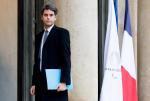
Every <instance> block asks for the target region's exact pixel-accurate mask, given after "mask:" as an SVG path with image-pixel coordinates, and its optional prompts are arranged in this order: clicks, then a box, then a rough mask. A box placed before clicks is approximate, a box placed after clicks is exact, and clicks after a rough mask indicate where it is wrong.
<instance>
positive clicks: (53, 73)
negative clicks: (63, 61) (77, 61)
mask: <svg viewBox="0 0 150 101" xmlns="http://www.w3.org/2000/svg"><path fill="white" fill-rule="evenodd" d="M45 71H46V79H47V87H48V90H56V89H57V88H58V84H59V83H60V77H61V69H46V70H45ZM67 89H68V90H72V89H73V84H72V79H71V84H70V85H67Z"/></svg>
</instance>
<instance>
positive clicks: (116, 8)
mask: <svg viewBox="0 0 150 101" xmlns="http://www.w3.org/2000/svg"><path fill="white" fill-rule="evenodd" d="M114 8H115V15H116V24H117V30H118V0H114Z"/></svg>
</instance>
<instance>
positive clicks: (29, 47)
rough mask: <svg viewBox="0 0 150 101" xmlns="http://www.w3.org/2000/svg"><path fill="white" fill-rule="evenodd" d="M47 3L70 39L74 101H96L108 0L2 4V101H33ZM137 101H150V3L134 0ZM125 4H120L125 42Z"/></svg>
mask: <svg viewBox="0 0 150 101" xmlns="http://www.w3.org/2000/svg"><path fill="white" fill-rule="evenodd" d="M46 2H52V3H55V4H56V6H57V7H58V10H59V12H58V16H57V22H56V23H57V25H58V26H61V27H64V28H67V29H69V31H70V36H71V51H72V58H71V61H72V77H73V84H74V89H73V90H72V91H70V92H69V99H70V101H98V98H99V93H100V87H101V81H102V62H103V48H104V38H105V31H106V24H107V6H108V4H107V3H108V0H55V1H54V0H24V1H23V0H11V1H10V0H1V4H0V5H1V6H0V14H1V17H0V22H1V23H0V47H1V48H0V68H1V70H0V101H34V97H31V96H30V95H29V88H30V86H31V75H32V66H33V54H34V37H35V33H37V32H39V31H40V29H42V25H41V23H40V16H39V11H40V9H41V7H42V5H43V4H44V3H46ZM129 3H130V13H131V14H130V15H131V22H132V32H133V33H134V49H135V58H136V65H137V83H138V97H139V101H149V99H150V95H149V91H150V87H149V86H150V81H149V77H150V74H149V71H150V69H149V66H150V62H149V60H150V47H149V45H148V43H149V42H150V40H149V39H150V34H149V31H150V29H149V22H150V13H149V12H150V10H149V9H150V6H149V3H150V1H148V0H130V2H129ZM124 7H125V0H118V10H119V40H120V46H121V43H122V35H123V25H124Z"/></svg>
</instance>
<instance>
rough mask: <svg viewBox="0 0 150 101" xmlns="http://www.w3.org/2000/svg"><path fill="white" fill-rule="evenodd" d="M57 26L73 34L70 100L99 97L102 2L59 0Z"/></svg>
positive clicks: (57, 2)
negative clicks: (99, 38) (100, 12)
mask: <svg viewBox="0 0 150 101" xmlns="http://www.w3.org/2000/svg"><path fill="white" fill-rule="evenodd" d="M56 5H57V7H58V10H59V12H58V16H57V25H59V26H61V27H64V28H67V29H68V30H69V31H70V36H71V52H72V55H71V56H72V58H71V59H72V60H71V61H72V78H73V84H74V88H73V90H72V91H71V92H70V93H69V99H70V101H97V100H98V14H97V13H98V7H97V6H98V1H97V0H58V1H56Z"/></svg>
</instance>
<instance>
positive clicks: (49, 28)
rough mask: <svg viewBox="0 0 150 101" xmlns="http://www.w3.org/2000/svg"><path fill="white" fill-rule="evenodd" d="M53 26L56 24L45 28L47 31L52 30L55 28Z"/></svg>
mask: <svg viewBox="0 0 150 101" xmlns="http://www.w3.org/2000/svg"><path fill="white" fill-rule="evenodd" d="M53 26H54V24H53V25H51V26H50V27H48V28H47V29H46V28H44V30H45V31H46V30H47V31H48V32H50V31H51V29H52V28H53Z"/></svg>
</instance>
